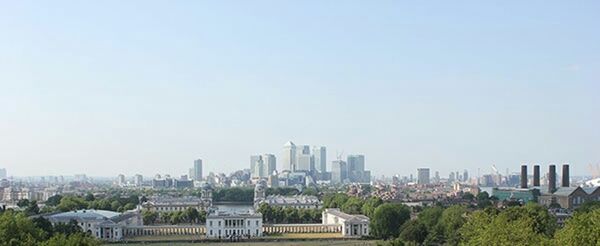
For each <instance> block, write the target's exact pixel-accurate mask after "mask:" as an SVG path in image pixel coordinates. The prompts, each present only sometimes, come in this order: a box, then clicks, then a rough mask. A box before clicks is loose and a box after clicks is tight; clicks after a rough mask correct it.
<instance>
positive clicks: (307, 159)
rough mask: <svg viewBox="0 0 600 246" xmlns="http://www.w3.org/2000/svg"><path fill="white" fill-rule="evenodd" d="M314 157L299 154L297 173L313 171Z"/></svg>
mask: <svg viewBox="0 0 600 246" xmlns="http://www.w3.org/2000/svg"><path fill="white" fill-rule="evenodd" d="M312 163H313V162H312V156H311V155H310V153H309V154H305V153H297V156H296V170H295V171H306V172H310V171H312V170H313V169H312V166H313V165H312Z"/></svg>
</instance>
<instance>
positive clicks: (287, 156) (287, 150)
mask: <svg viewBox="0 0 600 246" xmlns="http://www.w3.org/2000/svg"><path fill="white" fill-rule="evenodd" d="M281 165H282V167H281V168H284V169H285V168H287V169H288V170H289V171H291V172H293V171H296V145H295V144H294V143H292V142H291V141H289V142H287V143H285V144H284V145H283V154H282V156H281Z"/></svg>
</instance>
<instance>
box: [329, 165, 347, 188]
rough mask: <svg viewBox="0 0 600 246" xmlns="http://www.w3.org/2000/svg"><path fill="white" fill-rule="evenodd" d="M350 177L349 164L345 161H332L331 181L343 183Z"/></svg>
mask: <svg viewBox="0 0 600 246" xmlns="http://www.w3.org/2000/svg"><path fill="white" fill-rule="evenodd" d="M347 178H348V166H347V164H346V162H345V161H342V160H336V161H333V162H331V183H334V184H336V183H342V182H344V180H345V179H347Z"/></svg>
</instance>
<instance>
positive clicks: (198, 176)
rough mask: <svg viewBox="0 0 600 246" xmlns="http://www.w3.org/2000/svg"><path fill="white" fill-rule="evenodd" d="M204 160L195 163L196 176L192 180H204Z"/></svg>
mask: <svg viewBox="0 0 600 246" xmlns="http://www.w3.org/2000/svg"><path fill="white" fill-rule="evenodd" d="M202 168H203V167H202V160H201V159H198V160H195V161H194V175H192V176H191V177H190V178H192V179H193V180H202V177H203V176H202Z"/></svg>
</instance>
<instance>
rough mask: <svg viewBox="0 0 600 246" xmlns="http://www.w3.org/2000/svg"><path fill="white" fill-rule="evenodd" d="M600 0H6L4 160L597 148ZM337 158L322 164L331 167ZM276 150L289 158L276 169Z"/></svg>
mask: <svg viewBox="0 0 600 246" xmlns="http://www.w3.org/2000/svg"><path fill="white" fill-rule="evenodd" d="M598 13H600V2H598V1H427V2H421V1H414V2H410V1H406V2H404V1H148V0H144V1H101V2H96V1H60V0H57V1H0V167H4V168H6V169H7V171H8V173H9V175H14V176H31V175H35V176H37V175H72V174H78V173H85V174H87V175H88V176H116V175H117V174H119V173H123V174H126V175H134V174H136V173H141V174H143V175H149V176H150V175H154V174H156V173H161V174H164V173H170V174H171V175H180V174H187V170H188V168H191V167H192V165H193V160H194V159H197V158H201V159H203V160H204V166H205V174H206V173H208V172H210V171H213V172H225V173H230V172H232V171H234V170H237V169H242V168H249V162H250V161H249V158H250V155H251V154H255V153H273V154H275V155H277V156H278V157H280V156H281V152H282V146H283V144H284V143H285V142H287V141H290V140H291V141H293V142H294V143H296V144H309V145H323V146H326V147H327V150H328V158H329V159H328V162H330V161H331V160H333V159H334V158H335V157H336V153H342V152H343V153H344V155H345V154H364V155H365V158H366V167H367V168H368V169H371V170H372V172H373V174H374V175H377V176H380V175H388V176H389V175H393V174H399V175H409V174H411V173H413V174H414V173H416V169H417V168H418V167H429V168H431V170H432V173H433V172H435V171H439V172H440V174H441V175H442V176H446V175H447V173H448V172H449V171H461V172H462V170H463V169H467V170H469V171H470V172H471V175H475V174H476V172H477V170H478V169H479V170H480V172H481V173H482V174H483V173H489V172H491V165H492V164H495V165H496V166H497V167H498V169H500V170H501V172H505V170H506V169H510V170H511V171H517V170H518V169H519V166H520V165H521V163H540V164H541V165H542V172H546V171H547V168H546V165H547V164H549V163H556V164H560V163H565V162H568V163H570V164H571V168H572V169H571V172H572V174H574V175H585V174H589V171H588V169H587V166H588V164H594V165H595V164H600V151H599V150H600V129H599V127H600V124H599V122H600V45H599V44H600V32H599V31H598V28H599V24H600V15H599V14H598ZM329 165H330V164H329V163H328V168H329ZM281 168H282V167H281V165H279V166H278V169H281Z"/></svg>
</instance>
